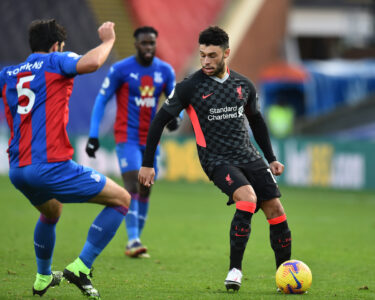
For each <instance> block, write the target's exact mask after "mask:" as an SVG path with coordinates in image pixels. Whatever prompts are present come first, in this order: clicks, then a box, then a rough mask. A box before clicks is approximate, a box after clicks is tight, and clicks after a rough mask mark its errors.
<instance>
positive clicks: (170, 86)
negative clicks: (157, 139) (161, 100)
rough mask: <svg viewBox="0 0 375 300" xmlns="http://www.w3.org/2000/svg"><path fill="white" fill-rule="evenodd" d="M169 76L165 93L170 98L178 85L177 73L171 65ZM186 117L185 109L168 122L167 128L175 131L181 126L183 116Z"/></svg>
mask: <svg viewBox="0 0 375 300" xmlns="http://www.w3.org/2000/svg"><path fill="white" fill-rule="evenodd" d="M167 74H168V77H167V81H166V85H165V89H164V94H165V96H166V97H167V98H168V97H170V96H171V94H172V92H173V90H174V87H175V85H176V75H175V73H174V70H173V68H172V67H171V66H169V68H168V71H167ZM183 117H184V111H183V110H182V111H181V113H180V114H179V115H178V116H176V117H174V118H173V119H172V120H171V121H170V122H168V124H167V128H168V130H169V131H175V130H177V129H178V127H180V124H181V122H182V118H183Z"/></svg>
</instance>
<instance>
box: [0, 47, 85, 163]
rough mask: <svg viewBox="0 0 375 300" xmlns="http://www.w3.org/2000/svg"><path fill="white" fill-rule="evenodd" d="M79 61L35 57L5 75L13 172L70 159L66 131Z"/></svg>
mask: <svg viewBox="0 0 375 300" xmlns="http://www.w3.org/2000/svg"><path fill="white" fill-rule="evenodd" d="M78 59H79V56H77V55H76V54H74V53H68V52H64V53H58V52H53V53H50V54H42V53H33V54H31V55H30V56H29V57H28V58H27V60H26V61H25V62H23V63H21V64H19V65H15V66H10V67H6V68H4V69H3V70H2V72H1V76H0V87H1V89H2V98H3V101H4V106H5V113H6V118H7V121H8V125H9V127H10V131H11V136H10V140H9V149H8V153H9V160H10V166H11V167H18V166H25V165H29V164H33V163H40V162H57V161H64V160H68V159H71V158H72V155H73V148H72V147H71V145H70V142H69V139H68V136H67V133H66V125H67V123H68V113H69V109H68V101H69V97H70V94H71V92H72V88H73V76H74V75H76V63H77V61H78Z"/></svg>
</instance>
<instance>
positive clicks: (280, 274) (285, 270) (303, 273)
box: [276, 260, 312, 294]
mask: <svg viewBox="0 0 375 300" xmlns="http://www.w3.org/2000/svg"><path fill="white" fill-rule="evenodd" d="M311 282H312V274H311V271H310V269H309V267H308V266H307V265H306V264H305V263H304V262H302V261H300V260H287V261H286V262H284V263H283V264H281V265H280V267H279V268H278V269H277V271H276V285H277V287H278V288H279V289H280V290H281V291H282V292H283V293H285V294H303V293H305V292H306V291H307V290H308V289H309V288H310V286H311Z"/></svg>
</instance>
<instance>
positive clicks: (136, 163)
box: [116, 142, 142, 174]
mask: <svg viewBox="0 0 375 300" xmlns="http://www.w3.org/2000/svg"><path fill="white" fill-rule="evenodd" d="M116 153H117V159H118V163H119V166H120V171H121V174H124V173H127V172H130V171H137V172H138V170H139V169H140V168H141V166H142V151H141V146H140V145H139V144H137V143H131V142H127V143H119V144H117V145H116Z"/></svg>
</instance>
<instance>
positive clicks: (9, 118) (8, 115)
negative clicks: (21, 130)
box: [2, 84, 14, 153]
mask: <svg viewBox="0 0 375 300" xmlns="http://www.w3.org/2000/svg"><path fill="white" fill-rule="evenodd" d="M6 89H7V85H6V84H5V85H4V87H3V90H2V96H3V100H4V108H5V117H6V118H7V123H8V126H9V128H10V138H9V141H8V150H7V152H8V153H9V146H10V143H11V142H12V140H13V137H14V130H13V117H12V114H11V113H10V108H9V104H8V99H7V95H6Z"/></svg>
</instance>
